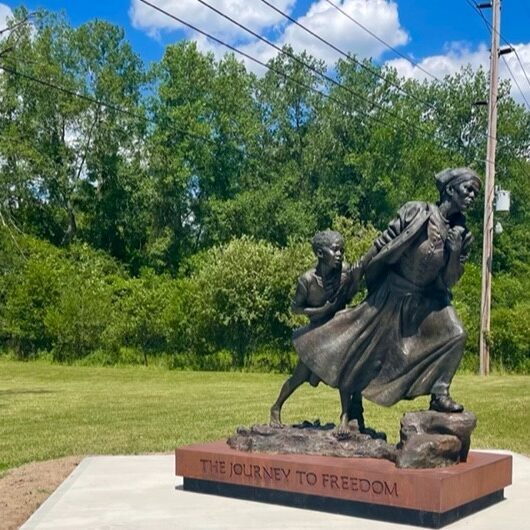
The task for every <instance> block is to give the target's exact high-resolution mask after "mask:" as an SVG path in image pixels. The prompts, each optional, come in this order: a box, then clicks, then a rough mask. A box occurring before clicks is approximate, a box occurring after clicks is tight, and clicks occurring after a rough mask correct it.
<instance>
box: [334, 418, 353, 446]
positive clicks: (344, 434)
mask: <svg viewBox="0 0 530 530" xmlns="http://www.w3.org/2000/svg"><path fill="white" fill-rule="evenodd" d="M334 435H335V438H337V440H347V439H348V438H351V429H350V426H349V425H348V415H347V414H343V415H342V416H341V417H340V424H339V426H338V427H337V428H336V429H335V432H334Z"/></svg>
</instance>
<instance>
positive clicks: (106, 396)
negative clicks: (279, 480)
mask: <svg viewBox="0 0 530 530" xmlns="http://www.w3.org/2000/svg"><path fill="white" fill-rule="evenodd" d="M283 380H284V376H282V375H276V374H250V373H237V372H235V373H216V372H178V371H169V370H167V369H163V368H155V367H152V368H151V367H149V368H145V367H119V368H94V367H69V366H58V365H50V364H46V363H44V362H29V363H22V362H16V361H8V360H0V471H2V470H6V469H9V468H12V467H16V466H18V465H20V464H23V463H26V462H30V461H36V460H47V459H50V458H57V457H61V456H66V455H93V454H135V453H146V452H158V451H170V450H173V449H174V448H175V447H176V446H178V445H182V444H187V443H191V442H197V441H207V440H215V439H219V438H224V437H226V436H228V435H229V434H231V433H232V432H233V431H234V429H235V427H236V426H238V425H249V424H252V423H264V422H266V421H267V420H268V410H269V407H270V405H271V404H272V402H273V401H274V399H275V397H276V394H277V392H278V390H279V388H280V385H281V383H282V382H283ZM453 396H454V397H455V399H456V400H459V401H462V402H463V403H464V404H465V406H466V408H467V409H468V410H471V411H473V412H475V414H476V415H477V416H478V426H477V429H476V431H475V434H474V436H473V441H472V445H473V447H475V448H503V449H510V450H513V451H516V452H520V453H524V454H530V419H529V410H530V376H506V375H504V376H490V377H488V378H480V377H478V376H472V375H462V376H458V377H456V378H455V381H454V383H453ZM427 406H428V398H427V397H425V398H419V399H417V400H415V401H410V402H402V403H399V404H398V405H396V406H395V407H392V408H390V409H385V408H382V407H378V406H376V405H373V404H371V403H367V404H366V413H365V415H366V419H367V423H368V425H370V426H371V427H374V428H376V429H378V430H383V431H385V432H386V433H387V434H388V436H389V441H392V442H395V441H396V440H397V436H398V432H399V418H400V416H401V415H402V414H403V412H404V411H407V410H419V409H424V408H426V407H427ZM338 412H339V398H338V392H337V391H336V390H332V389H330V388H325V387H324V386H323V385H321V386H320V387H319V388H317V389H315V388H311V387H309V385H304V386H303V387H302V388H300V389H299V390H298V392H297V393H295V394H294V395H293V396H292V398H291V400H290V401H288V402H287V404H286V406H285V409H284V416H283V419H284V421H286V422H296V421H299V420H303V419H309V420H314V419H316V418H320V419H321V421H322V422H326V421H336V420H337V418H338Z"/></svg>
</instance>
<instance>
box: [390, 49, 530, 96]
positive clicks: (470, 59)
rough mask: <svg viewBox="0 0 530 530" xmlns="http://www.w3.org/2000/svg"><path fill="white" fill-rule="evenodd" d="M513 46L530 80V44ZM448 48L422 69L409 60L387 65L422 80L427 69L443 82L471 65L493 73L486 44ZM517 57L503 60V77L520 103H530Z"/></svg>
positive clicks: (423, 63)
mask: <svg viewBox="0 0 530 530" xmlns="http://www.w3.org/2000/svg"><path fill="white" fill-rule="evenodd" d="M513 47H514V48H515V50H516V51H517V55H518V56H519V59H520V60H521V63H522V64H523V67H524V71H525V72H526V74H527V76H528V78H529V79H530V43H527V44H517V45H514V46H513ZM446 48H447V50H448V51H447V53H445V54H444V55H433V56H430V57H425V58H423V59H422V60H421V61H419V62H417V65H418V66H415V65H413V64H412V63H410V62H409V61H407V60H406V59H395V60H392V61H388V62H387V63H386V64H387V65H389V66H392V67H394V68H396V70H397V71H398V73H399V74H400V75H402V76H404V77H412V78H414V79H418V80H423V79H425V78H428V76H427V74H426V73H425V72H424V71H423V70H426V71H427V72H429V73H431V74H432V75H434V76H436V77H438V78H439V79H443V77H445V76H446V75H451V74H454V73H456V72H458V71H459V70H460V69H461V68H462V67H463V66H467V65H470V66H471V67H472V68H473V69H474V70H477V69H478V68H480V67H482V68H484V70H486V71H489V62H490V58H489V48H488V47H487V46H486V45H485V44H481V45H479V46H478V47H477V48H476V49H471V48H470V47H469V46H468V45H465V44H462V43H458V42H456V43H450V44H448V45H447V46H446ZM517 55H516V54H515V53H511V54H509V55H504V56H503V59H501V60H500V61H499V77H500V78H501V79H509V80H510V81H511V86H512V91H511V95H512V97H513V98H514V99H515V100H516V101H518V102H519V103H525V98H526V101H528V102H530V83H529V82H528V80H527V79H526V78H525V75H524V72H523V67H521V64H520V63H519V61H518V58H517ZM506 64H507V65H508V67H509V70H510V71H511V72H512V74H513V76H514V77H515V79H516V81H517V84H518V85H519V88H520V89H521V90H519V88H518V87H517V85H516V83H515V82H514V81H513V79H512V77H511V74H510V71H509V70H508V67H507V66H506ZM422 69H423V70H422ZM521 92H522V93H523V94H524V97H523V95H521Z"/></svg>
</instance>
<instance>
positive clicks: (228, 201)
mask: <svg viewBox="0 0 530 530" xmlns="http://www.w3.org/2000/svg"><path fill="white" fill-rule="evenodd" d="M26 15H27V12H26V11H25V10H24V9H23V8H22V9H19V10H17V11H16V12H15V20H14V21H13V22H12V24H13V23H16V21H17V20H18V21H20V20H22V19H23V18H24V17H25V16H26ZM33 20H34V22H33V24H32V25H29V24H20V25H18V26H17V27H16V28H15V29H13V30H12V31H11V32H9V33H8V34H7V36H5V37H4V39H3V40H2V41H0V213H1V218H0V225H1V226H0V230H1V232H0V234H1V238H0V244H1V247H0V252H1V264H0V267H1V269H0V272H1V287H0V340H1V341H2V344H3V346H4V349H5V350H8V351H11V352H15V354H16V355H19V356H21V357H31V356H35V355H51V356H52V357H53V358H55V359H56V360H65V361H67V360H73V359H92V360H93V361H94V362H115V361H116V362H117V360H119V359H121V358H123V359H129V360H132V359H136V360H137V361H138V362H146V361H147V359H148V358H151V357H158V358H162V357H164V356H165V357H164V358H166V359H167V362H168V363H169V364H170V365H172V366H178V367H185V366H190V367H198V368H208V367H214V368H228V367H243V366H247V367H248V366H250V367H251V368H259V367H262V368H263V369H286V368H288V366H289V365H290V363H291V362H292V351H291V350H290V346H289V337H290V333H291V330H292V328H293V327H295V326H296V325H298V324H299V323H300V322H299V321H297V320H296V319H295V318H294V317H292V316H291V315H290V313H289V296H290V293H291V290H292V287H293V286H294V282H295V280H296V278H297V276H298V275H299V274H300V273H301V272H302V271H303V270H304V268H307V267H308V266H309V265H310V263H311V260H312V256H311V250H310V247H309V245H308V241H309V239H310V238H311V236H312V235H313V234H314V233H315V231H317V230H319V229H324V228H328V227H331V226H333V227H335V228H338V229H339V230H342V231H343V232H344V235H345V236H347V238H348V239H349V241H350V243H349V245H350V256H349V257H350V259H354V258H356V257H358V255H359V253H360V252H361V251H362V250H363V249H364V248H366V247H367V246H368V245H369V243H370V240H371V239H372V238H373V237H374V236H375V235H376V234H377V231H378V230H381V229H382V228H384V227H385V225H386V223H387V222H388V221H389V220H390V219H391V218H392V217H393V215H394V214H395V212H396V210H397V208H398V207H399V206H400V205H401V204H403V203H404V202H406V201H408V200H413V199H417V200H436V189H435V186H434V181H433V176H434V174H435V173H436V172H438V171H440V170H441V169H443V168H445V167H449V166H470V167H472V168H474V169H476V170H477V171H478V172H479V173H482V172H483V168H484V158H485V151H486V140H487V136H486V134H487V133H486V131H487V127H486V124H487V113H486V111H485V110H484V108H483V107H480V106H477V105H474V103H475V102H476V101H480V100H484V99H486V97H487V75H486V73H485V72H484V71H482V70H478V71H472V70H470V69H463V70H461V71H460V72H459V73H457V74H455V75H452V76H447V77H445V78H444V79H443V80H435V81H430V82H427V81H424V82H419V81H415V80H410V79H409V80H405V79H400V78H399V76H398V75H397V72H395V71H394V70H391V69H388V68H381V67H380V66H378V65H376V64H374V63H372V62H371V61H368V60H366V61H364V62H356V63H354V62H352V61H350V60H347V59H344V60H342V59H341V60H338V61H337V63H336V64H335V65H334V68H333V70H332V74H330V73H329V72H328V70H327V67H326V65H325V64H324V63H322V62H321V61H319V60H317V59H315V58H313V57H311V56H309V55H308V54H306V53H302V54H296V53H295V52H294V51H293V50H292V49H290V48H288V47H286V48H284V53H283V54H279V55H278V56H277V57H275V58H274V59H272V60H271V61H269V63H268V65H269V69H268V70H267V71H266V72H265V73H264V74H263V75H260V76H257V75H255V74H254V73H252V72H251V71H249V70H248V69H247V68H246V67H245V65H244V64H243V63H242V62H240V61H239V60H238V59H237V57H235V56H234V55H230V54H227V55H225V56H224V57H223V58H221V59H216V58H215V57H214V56H213V55H212V54H206V53H202V52H201V51H200V50H198V48H197V46H196V45H195V43H193V42H186V41H184V42H180V43H178V44H175V45H171V46H168V47H167V49H166V51H165V54H164V56H163V57H162V59H161V60H160V61H159V62H156V63H154V64H152V65H149V66H146V65H144V64H143V62H142V60H141V59H140V57H139V55H138V54H137V53H135V52H134V50H133V49H132V47H131V46H130V44H129V43H128V42H127V40H126V39H125V35H124V31H123V30H122V29H121V28H119V27H117V26H113V25H111V24H109V23H106V22H102V21H92V22H89V23H87V24H84V25H82V26H79V27H77V28H74V27H72V26H71V25H70V24H69V23H68V22H67V20H66V19H65V18H64V17H63V16H62V15H60V14H55V13H49V12H41V13H40V14H39V16H37V17H35V18H34V19H33ZM359 63H360V64H359ZM307 65H310V66H311V68H308V67H307ZM374 72H375V73H374ZM376 74H377V75H376ZM330 75H331V76H332V77H330ZM397 86H401V87H403V90H398V89H397V88H396V87H397ZM498 111H499V124H498V137H499V146H498V154H497V168H498V169H497V175H498V181H499V182H500V183H502V185H503V187H505V188H507V189H509V190H511V191H512V197H513V201H512V209H511V212H510V214H509V215H505V216H504V217H503V218H502V219H501V222H502V225H503V228H504V231H503V233H502V234H500V235H498V236H496V239H495V254H494V256H495V257H494V271H495V280H494V281H495V284H494V304H493V332H492V335H491V337H490V339H491V341H492V344H493V345H494V360H495V363H496V365H497V366H499V367H502V368H505V369H510V370H512V369H513V370H528V369H529V366H530V361H529V357H530V355H529V353H530V335H529V332H528V331H527V326H526V325H525V322H524V317H525V314H526V312H527V311H528V310H529V309H530V305H529V303H528V302H527V301H526V300H525V294H526V293H527V292H528V290H529V288H530V283H529V280H528V278H529V277H530V276H529V274H528V273H529V271H530V267H529V265H528V264H529V257H530V245H529V243H530V236H529V228H530V212H529V210H528V206H527V205H528V203H529V199H530V163H529V157H530V147H529V146H530V112H529V111H528V109H525V108H524V107H522V106H521V105H518V104H516V103H515V102H514V100H513V99H512V98H511V97H510V95H509V86H508V85H507V84H503V85H502V86H501V90H500V97H499V101H498ZM469 224H470V226H471V229H472V231H473V233H474V235H475V238H476V243H475V249H474V252H473V254H472V258H471V263H470V264H469V266H468V271H467V272H466V275H465V277H464V279H463V281H462V284H461V285H460V286H459V287H458V288H457V289H456V290H455V304H456V305H457V308H458V309H459V310H460V313H461V315H462V317H463V318H464V321H465V323H466V326H467V328H468V329H469V331H470V339H469V341H468V351H467V353H466V355H467V359H468V361H466V362H467V365H468V366H469V367H470V368H471V367H474V366H475V364H476V352H477V338H478V312H479V308H478V305H479V303H480V302H479V300H480V268H479V263H480V257H481V256H480V251H481V248H480V247H481V229H482V207H481V206H480V205H478V204H477V206H476V207H475V208H474V210H473V211H472V212H470V216H469ZM105 359H106V361H105Z"/></svg>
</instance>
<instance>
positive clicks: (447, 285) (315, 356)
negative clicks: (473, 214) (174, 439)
mask: <svg viewBox="0 0 530 530" xmlns="http://www.w3.org/2000/svg"><path fill="white" fill-rule="evenodd" d="M436 185H437V187H438V190H439V192H440V200H439V202H438V203H437V204H429V203H425V202H409V203H407V204H405V205H404V206H403V207H402V208H401V209H400V210H399V212H398V215H397V217H396V218H395V219H394V220H392V221H391V222H390V224H389V225H388V228H387V229H386V230H385V231H384V232H383V233H382V234H381V235H380V236H379V237H378V238H377V239H376V241H375V242H374V245H373V246H372V248H371V249H370V250H369V251H368V253H367V254H366V255H365V256H364V257H363V258H362V260H361V264H360V266H359V267H357V268H355V270H356V271H357V276H359V273H360V272H363V273H364V275H365V278H366V284H367V288H368V295H367V297H366V298H365V300H364V301H363V302H361V303H360V304H359V305H357V306H356V307H353V308H347V309H344V310H340V309H342V307H344V306H341V307H336V308H334V309H335V310H334V311H331V312H330V313H329V314H327V315H328V318H326V319H323V320H322V321H321V322H319V323H318V325H313V323H312V324H310V325H309V326H307V327H305V328H301V329H299V330H296V331H295V332H294V335H293V344H294V346H295V349H296V351H297V353H298V355H299V357H300V363H299V365H298V366H297V368H296V370H295V373H294V374H293V376H292V377H291V378H290V379H289V380H288V381H287V382H286V383H285V384H284V387H283V388H282V391H281V392H280V396H279V398H278V401H277V402H276V403H275V405H274V406H273V409H272V411H271V420H272V423H275V422H277V423H279V421H280V409H281V405H282V404H283V401H285V399H286V398H287V397H288V396H289V395H290V394H291V393H292V391H293V390H294V388H297V386H299V385H300V384H301V383H302V382H303V381H306V380H309V381H310V382H313V383H315V382H318V381H320V380H321V381H324V382H325V383H326V384H328V385H330V386H332V387H335V388H338V389H339V390H340V393H341V402H342V412H341V425H340V429H343V430H345V429H346V428H347V424H348V421H349V420H350V419H352V417H353V416H354V415H355V412H354V411H358V409H359V405H360V393H361V392H362V395H363V396H364V397H366V398H367V399H369V400H371V401H373V402H375V403H378V404H380V405H385V406H390V405H393V404H394V403H396V402H397V401H399V400H401V399H413V398H415V397H417V396H420V395H429V394H430V395H431V401H430V410H433V411H438V412H461V411H462V410H463V406H462V405H460V404H459V403H457V402H455V401H454V400H453V399H452V398H451V396H450V394H449V387H450V384H451V381H452V379H453V376H454V374H455V372H456V369H457V368H458V365H459V363H460V360H461V358H462V354H463V351H464V342H465V339H466V333H465V331H464V329H463V327H462V324H461V322H460V320H459V319H458V317H457V316H456V313H455V310H454V308H453V306H452V305H451V294H450V289H451V287H452V286H453V285H454V284H455V283H456V282H457V281H458V280H459V278H460V277H461V275H462V273H463V266H464V263H465V261H466V260H467V258H468V255H469V250H470V245H471V243H472V240H473V237H472V235H471V233H470V232H469V231H468V229H467V228H466V226H465V217H464V215H463V214H464V212H465V210H466V209H467V208H468V207H469V206H470V205H471V204H472V203H473V201H474V199H475V198H476V196H477V194H478V192H479V190H480V186H481V181H480V178H479V177H478V175H477V174H476V173H475V172H474V171H473V170H471V169H469V168H456V169H448V170H445V171H442V172H441V173H439V174H438V175H436ZM356 283H358V282H356ZM321 301H322V300H321ZM307 305H308V306H309V305H311V304H309V303H308V304H307ZM335 313H336V314H335ZM306 314H309V313H306ZM331 317H332V318H331ZM309 374H311V375H309ZM295 376H296V377H295ZM291 389H292V390H291ZM352 397H353V398H352ZM360 410H361V416H362V406H361V407H360ZM357 414H358V412H357Z"/></svg>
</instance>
